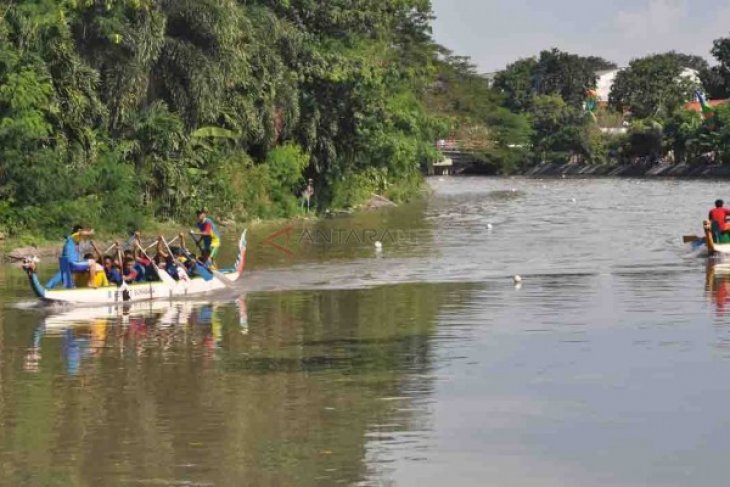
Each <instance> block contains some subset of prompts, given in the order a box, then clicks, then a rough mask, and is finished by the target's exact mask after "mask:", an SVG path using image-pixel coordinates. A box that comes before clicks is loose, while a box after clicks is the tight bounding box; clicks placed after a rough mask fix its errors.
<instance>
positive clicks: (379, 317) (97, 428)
mask: <svg viewBox="0 0 730 487" xmlns="http://www.w3.org/2000/svg"><path fill="white" fill-rule="evenodd" d="M473 292H474V286H472V285H465V284H453V285H429V284H412V285H400V286H390V287H384V288H375V289H365V290H351V291H342V290H340V291H323V290H321V291H307V292H304V291H302V292H287V293H262V294H256V293H253V294H249V295H248V296H245V297H241V298H239V299H237V300H235V301H234V302H187V303H175V304H173V305H169V304H165V305H162V304H154V303H153V304H149V303H148V304H147V305H136V306H135V307H133V308H128V309H118V308H103V309H101V310H99V309H81V310H68V311H63V312H61V313H50V314H47V315H44V316H39V313H38V311H37V310H19V309H13V308H5V309H4V312H5V315H4V316H3V317H2V326H0V328H1V329H2V333H3V335H4V336H3V339H4V341H3V342H2V354H0V479H2V481H3V482H4V481H6V480H7V482H8V485H17V484H23V482H25V483H26V484H28V483H29V484H30V485H45V484H49V483H54V485H56V484H57V485H79V486H80V485H140V484H148V483H154V484H155V485H256V486H259V485H261V486H267V485H270V486H281V485H303V486H308V485H311V486H319V485H331V484H345V485H352V484H356V483H358V482H360V481H364V479H367V478H369V476H370V475H371V474H372V473H373V471H372V469H376V470H377V471H379V470H381V469H383V468H385V467H386V466H387V461H388V458H385V457H382V456H380V455H381V454H382V448H383V445H386V444H389V445H403V446H407V445H411V444H414V442H415V440H416V438H417V437H419V436H421V435H423V434H424V433H423V432H425V431H427V430H428V429H429V420H428V418H429V410H430V407H431V402H432V399H431V394H432V393H433V382H434V377H433V374H432V372H433V360H434V351H433V341H434V339H435V337H436V336H437V334H436V324H437V322H438V318H439V316H440V313H441V310H442V308H443V307H444V305H447V306H448V309H449V310H450V312H454V311H456V310H458V309H459V305H460V303H464V302H465V301H466V300H468V299H469V296H470V295H471V294H472V293H473ZM30 318H33V323H32V324H31V323H28V322H29V320H30ZM373 458H380V459H379V460H378V461H376V462H375V463H372V461H373ZM31 464H32V465H34V468H33V469H32V470H29V469H28V465H31ZM27 479H30V480H29V481H28V480H27ZM3 482H0V483H3Z"/></svg>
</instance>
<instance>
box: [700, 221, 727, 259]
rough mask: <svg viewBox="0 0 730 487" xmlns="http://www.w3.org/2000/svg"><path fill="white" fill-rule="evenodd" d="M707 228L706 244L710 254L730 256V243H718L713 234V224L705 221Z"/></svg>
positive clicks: (705, 227)
mask: <svg viewBox="0 0 730 487" xmlns="http://www.w3.org/2000/svg"><path fill="white" fill-rule="evenodd" d="M702 226H703V228H704V230H705V244H706V245H707V251H708V253H709V255H717V256H723V257H724V256H730V243H716V242H715V238H714V236H713V234H712V224H711V223H710V222H709V221H704V222H703V224H702Z"/></svg>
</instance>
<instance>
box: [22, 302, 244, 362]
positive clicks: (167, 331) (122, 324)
mask: <svg viewBox="0 0 730 487" xmlns="http://www.w3.org/2000/svg"><path fill="white" fill-rule="evenodd" d="M235 305H236V308H237V310H238V326H239V327H240V331H241V333H243V334H247V333H248V315H247V309H246V296H245V295H242V296H240V297H239V298H238V299H237V300H236V301H235ZM221 306H222V305H221V303H216V302H206V301H181V302H175V303H169V302H152V303H137V304H131V305H125V306H110V307H106V308H104V307H102V308H99V307H96V308H77V309H72V310H68V311H63V312H60V313H51V314H48V315H47V316H45V317H44V318H43V319H42V320H41V322H40V323H39V324H38V326H37V327H36V328H35V330H34V331H33V336H32V342H31V345H30V347H28V350H27V352H26V356H25V362H24V369H25V371H26V372H40V370H41V360H42V358H43V353H42V345H43V342H44V339H55V338H60V340H61V343H62V347H61V350H62V352H63V357H64V359H65V363H66V367H65V369H66V372H67V373H68V374H69V375H72V376H73V375H77V374H78V373H79V371H80V369H81V367H82V364H83V363H84V362H87V361H90V360H93V359H99V358H101V357H102V355H104V354H132V355H134V356H136V357H141V356H142V355H144V354H145V353H146V352H149V351H151V350H155V349H156V350H158V351H160V352H163V354H164V352H167V351H169V350H170V349H171V348H172V347H176V346H192V347H194V348H199V349H200V350H203V351H206V352H212V351H214V350H216V349H218V348H220V347H221V346H222V344H223V323H222V316H221Z"/></svg>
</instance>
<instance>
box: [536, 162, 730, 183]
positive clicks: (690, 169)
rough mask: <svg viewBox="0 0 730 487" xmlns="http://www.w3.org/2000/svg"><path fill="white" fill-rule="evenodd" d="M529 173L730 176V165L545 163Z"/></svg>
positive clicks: (582, 175)
mask: <svg viewBox="0 0 730 487" xmlns="http://www.w3.org/2000/svg"><path fill="white" fill-rule="evenodd" d="M523 175H524V176H527V177H625V178H684V179H730V166H727V165H719V164H701V165H697V164H650V163H640V164H624V165H618V166H614V165H586V164H572V163H571V164H551V163H545V164H540V165H539V166H536V167H532V168H530V169H529V170H527V171H525V172H524V173H523Z"/></svg>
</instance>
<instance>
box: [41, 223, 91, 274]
mask: <svg viewBox="0 0 730 487" xmlns="http://www.w3.org/2000/svg"><path fill="white" fill-rule="evenodd" d="M93 235H94V230H92V229H90V228H84V227H83V226H81V225H74V227H73V228H72V229H71V234H70V235H68V236H67V237H66V241H65V242H64V244H63V249H61V256H60V257H59V258H58V266H59V269H60V270H59V272H58V273H57V274H56V275H55V276H53V277H52V278H51V280H50V281H48V284H46V288H48V289H53V288H54V287H56V286H57V285H59V284H63V287H65V288H67V289H71V288H74V287H75V282H74V273H85V272H88V271H89V261H87V260H83V259H82V258H81V249H80V248H79V246H80V245H81V241H82V240H88V239H89V238H91V237H92V236H93Z"/></svg>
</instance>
